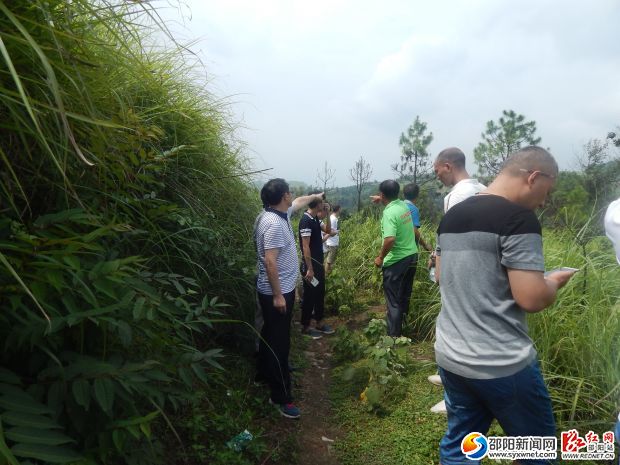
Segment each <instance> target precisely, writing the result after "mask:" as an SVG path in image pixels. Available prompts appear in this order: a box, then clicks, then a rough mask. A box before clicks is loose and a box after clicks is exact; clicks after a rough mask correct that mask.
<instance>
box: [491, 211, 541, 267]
mask: <svg viewBox="0 0 620 465" xmlns="http://www.w3.org/2000/svg"><path fill="white" fill-rule="evenodd" d="M499 240H500V247H501V264H502V265H503V266H505V267H506V268H511V269H514V270H526V271H545V259H544V257H543V248H542V231H541V227H540V223H539V222H538V218H536V215H535V214H534V212H532V211H529V210H522V211H520V212H518V213H516V214H515V215H514V216H513V217H512V218H510V220H509V221H508V222H506V225H505V226H504V228H503V231H502V234H501V235H500V239H499Z"/></svg>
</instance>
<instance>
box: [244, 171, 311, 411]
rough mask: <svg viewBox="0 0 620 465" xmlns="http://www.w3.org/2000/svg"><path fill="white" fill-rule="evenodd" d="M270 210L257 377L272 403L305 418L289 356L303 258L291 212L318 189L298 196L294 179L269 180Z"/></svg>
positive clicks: (262, 227)
mask: <svg viewBox="0 0 620 465" xmlns="http://www.w3.org/2000/svg"><path fill="white" fill-rule="evenodd" d="M260 197H261V200H262V202H263V206H264V210H263V211H262V212H261V213H260V214H259V215H258V217H257V218H256V222H255V224H254V243H255V244H256V255H257V258H258V260H257V271H258V274H257V277H256V291H257V296H258V299H257V300H258V305H259V307H258V308H259V310H260V316H261V317H262V318H256V320H257V326H261V329H260V332H261V338H260V343H259V347H258V363H257V375H256V377H257V379H264V380H265V381H267V383H268V384H269V388H270V391H271V395H270V397H269V401H270V403H272V404H274V405H275V406H276V407H277V409H278V411H279V412H280V414H281V415H282V416H284V417H286V418H299V417H300V412H299V409H298V408H297V407H296V406H295V404H293V397H292V393H291V377H290V373H289V363H288V356H289V350H290V346H291V317H292V315H293V304H294V302H295V284H296V283H297V277H298V276H299V271H298V267H299V260H298V258H297V252H296V251H295V235H294V234H293V228H292V227H291V215H292V214H293V213H294V212H295V211H297V210H300V209H302V208H304V207H305V206H306V205H308V204H309V203H310V202H312V201H317V202H318V201H321V199H322V197H323V195H322V194H315V195H310V196H305V197H299V198H297V199H294V200H293V195H292V194H291V192H290V189H289V185H288V183H287V182H286V181H285V180H284V179H281V178H276V179H271V180H269V181H268V182H267V183H266V184H265V185H264V186H263V188H262V189H261V192H260Z"/></svg>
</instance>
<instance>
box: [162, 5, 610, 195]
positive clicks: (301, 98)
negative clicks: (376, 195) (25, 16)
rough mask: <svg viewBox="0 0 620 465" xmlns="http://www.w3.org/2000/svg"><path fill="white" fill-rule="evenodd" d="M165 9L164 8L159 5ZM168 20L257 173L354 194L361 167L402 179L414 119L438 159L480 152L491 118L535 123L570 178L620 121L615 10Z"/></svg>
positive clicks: (194, 14) (511, 8)
mask: <svg viewBox="0 0 620 465" xmlns="http://www.w3.org/2000/svg"><path fill="white" fill-rule="evenodd" d="M155 5H157V3H155ZM159 5H160V7H161V10H160V13H161V14H162V15H163V17H164V18H165V19H166V20H167V21H168V22H169V23H168V25H169V27H170V28H171V29H172V30H173V31H174V34H175V36H176V37H177V38H178V39H179V40H180V41H181V42H183V43H188V42H194V43H193V44H192V46H191V48H192V49H193V50H194V51H195V52H197V53H199V55H200V56H201V58H202V60H203V62H204V64H205V66H206V70H207V73H208V76H209V86H210V87H209V89H210V90H211V92H212V93H214V94H215V95H217V96H218V97H226V98H227V101H228V102H230V105H231V107H230V108H231V110H232V112H233V115H234V118H235V121H236V122H237V123H238V124H239V125H240V126H242V127H243V128H244V129H240V130H239V132H238V136H239V137H241V138H242V139H243V140H244V141H246V143H247V155H248V156H249V157H250V158H251V159H252V161H253V166H254V168H255V169H264V168H273V170H272V171H270V172H269V177H276V176H277V177H284V178H286V179H287V180H298V181H304V182H307V183H309V184H310V183H313V182H315V180H316V172H317V169H318V168H320V167H322V166H323V164H324V162H326V161H327V162H328V164H329V165H330V166H331V167H333V168H334V169H335V170H336V185H339V186H344V185H350V184H352V182H351V181H350V179H349V178H348V174H349V169H350V168H351V167H352V166H353V164H354V163H355V160H357V159H358V158H359V157H360V156H363V157H364V158H365V159H366V160H368V161H369V162H370V164H371V166H372V168H373V176H372V178H373V179H377V180H383V179H386V178H390V177H393V173H391V170H390V165H391V164H393V163H395V162H396V161H398V160H399V157H400V149H399V146H398V140H399V137H400V134H401V132H403V131H404V130H406V128H407V127H408V126H409V124H411V122H412V121H413V120H414V119H415V117H416V115H419V116H420V118H421V119H422V120H423V121H425V122H427V123H428V128H429V130H430V131H432V133H433V135H434V141H433V143H432V144H431V146H430V151H431V153H432V156H433V157H434V156H435V155H436V154H437V153H438V152H439V151H440V150H441V149H443V148H445V147H448V146H457V147H460V148H461V149H463V150H464V152H465V154H466V155H467V157H468V167H469V169H470V172H471V174H473V173H474V172H475V170H476V167H475V165H474V164H473V163H472V162H470V161H469V160H470V159H471V160H472V161H473V154H472V152H473V148H474V147H475V146H476V145H477V144H478V142H479V141H480V133H481V132H482V131H483V130H484V127H485V124H486V122H487V121H488V120H490V119H493V120H497V119H498V118H499V117H500V116H501V112H502V110H504V109H513V110H515V111H516V112H517V113H522V114H524V115H525V116H526V117H527V119H528V120H535V121H536V123H537V125H538V135H539V136H540V137H542V142H541V145H543V146H544V147H549V148H550V149H551V152H552V153H553V154H554V155H555V157H556V158H557V160H558V161H559V163H560V167H561V168H563V169H567V168H573V167H575V166H576V162H575V156H576V155H577V154H579V153H580V152H581V148H582V146H583V144H584V143H585V142H587V141H588V140H589V139H591V138H601V139H604V138H605V136H606V135H607V133H608V132H609V131H610V130H613V129H614V128H615V127H616V126H617V125H619V124H620V2H619V1H618V0H593V1H591V2H585V1H572V0H567V1H562V2H561V1H557V0H554V1H550V0H520V1H518V2H514V1H513V2H508V1H504V2H501V1H496V0H467V1H439V0H436V1H434V2H430V1H418V0H402V1H401V0H383V1H363V0H355V1H353V0H312V1H307V0H305V1H297V0H260V1H259V0H213V1H211V0H182V6H181V7H177V8H172V7H170V6H169V3H161V2H160V3H159Z"/></svg>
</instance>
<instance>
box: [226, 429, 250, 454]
mask: <svg viewBox="0 0 620 465" xmlns="http://www.w3.org/2000/svg"><path fill="white" fill-rule="evenodd" d="M252 439H254V436H252V433H250V432H249V431H248V430H247V429H246V430H243V431H242V432H241V433H239V434H237V435H236V436H235V437H234V438H232V439H231V440H230V441H228V442H227V443H226V446H227V447H228V448H229V449H232V450H234V451H235V452H241V451H242V450H243V449H245V448H246V446H247V445H248V443H249V442H250V441H251V440H252Z"/></svg>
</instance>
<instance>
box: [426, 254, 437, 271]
mask: <svg viewBox="0 0 620 465" xmlns="http://www.w3.org/2000/svg"><path fill="white" fill-rule="evenodd" d="M434 266H435V253H434V252H431V257H430V258H429V259H428V263H427V264H426V268H429V269H430V268H432V267H434Z"/></svg>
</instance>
